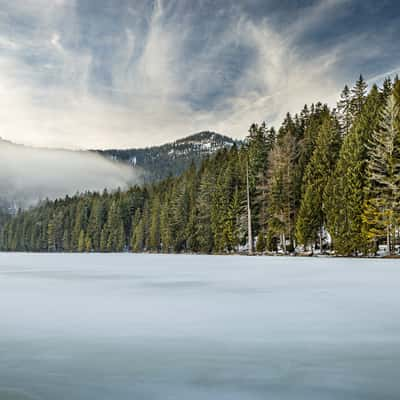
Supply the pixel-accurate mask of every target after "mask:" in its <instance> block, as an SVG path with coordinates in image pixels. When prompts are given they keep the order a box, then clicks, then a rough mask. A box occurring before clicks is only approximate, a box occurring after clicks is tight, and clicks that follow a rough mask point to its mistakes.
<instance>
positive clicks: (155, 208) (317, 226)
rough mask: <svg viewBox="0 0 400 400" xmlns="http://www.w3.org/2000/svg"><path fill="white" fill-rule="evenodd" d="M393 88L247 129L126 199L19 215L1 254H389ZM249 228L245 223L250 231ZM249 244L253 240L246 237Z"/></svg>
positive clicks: (398, 131)
mask: <svg viewBox="0 0 400 400" xmlns="http://www.w3.org/2000/svg"><path fill="white" fill-rule="evenodd" d="M399 107H400V82H399V80H398V79H397V78H396V79H395V81H394V83H392V82H391V81H390V79H386V80H385V82H384V84H383V87H382V88H378V87H377V86H373V87H372V88H371V90H370V91H369V92H368V91H367V85H366V83H365V81H364V80H363V78H362V77H360V78H359V79H358V80H357V82H356V84H355V85H354V87H352V88H351V89H349V88H348V87H347V86H346V87H345V88H344V90H343V92H342V95H341V98H340V100H339V102H338V104H337V108H335V109H333V110H332V109H329V108H328V106H326V105H323V104H321V103H318V104H313V105H311V106H304V108H303V110H301V112H300V113H299V114H296V115H294V116H292V115H290V114H287V116H286V118H285V119H284V121H283V123H282V125H281V127H280V128H279V129H278V130H277V131H276V130H274V129H273V128H270V127H268V126H267V125H266V124H265V123H262V124H260V125H256V124H254V125H252V126H251V127H250V130H249V135H248V137H247V139H246V141H245V144H244V145H243V146H241V147H240V148H238V147H237V146H236V145H233V146H232V147H231V148H230V149H226V148H225V149H222V150H220V151H218V152H217V153H216V154H215V155H212V156H210V157H208V158H207V159H205V160H204V161H203V162H202V163H201V165H200V166H199V167H197V166H196V165H194V164H192V165H191V166H190V167H189V168H188V169H187V170H186V171H185V172H184V173H183V174H182V175H180V176H179V177H174V178H172V177H171V178H168V179H165V180H163V181H161V182H159V183H154V184H148V185H145V186H143V187H139V186H136V187H132V188H131V189H130V190H128V191H126V192H120V191H119V192H115V193H107V192H104V193H101V194H99V193H85V194H81V195H79V196H74V197H67V198H64V199H62V200H57V201H54V202H45V203H42V204H41V205H40V206H39V207H37V208H34V209H32V210H29V211H25V212H21V213H19V214H18V215H17V216H16V217H15V218H13V219H12V220H11V221H10V222H8V223H7V224H6V226H5V228H4V229H3V231H2V233H1V247H2V249H3V250H17V251H123V250H132V251H135V252H141V251H154V252H202V253H229V252H237V251H240V250H241V249H243V248H244V247H243V246H247V248H249V250H250V251H251V250H252V248H253V247H254V249H255V250H256V251H257V252H275V251H278V250H280V251H282V252H292V251H293V250H294V249H295V248H297V250H310V249H316V248H322V249H328V248H329V249H330V250H333V251H334V252H336V253H337V254H342V255H360V254H364V255H365V254H374V253H375V252H376V250H377V246H378V245H379V244H381V243H384V244H386V243H387V244H389V248H390V252H391V253H393V252H395V245H396V243H397V240H398V226H399V222H400V208H399V204H400V202H399V201H400V182H399V180H400V114H399ZM249 222H250V223H249ZM249 239H250V240H249Z"/></svg>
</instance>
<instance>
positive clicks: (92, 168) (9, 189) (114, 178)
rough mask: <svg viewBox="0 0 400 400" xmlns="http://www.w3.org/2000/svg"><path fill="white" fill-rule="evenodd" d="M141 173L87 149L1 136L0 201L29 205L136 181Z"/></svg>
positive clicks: (112, 187) (111, 188)
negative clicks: (44, 145) (42, 145)
mask: <svg viewBox="0 0 400 400" xmlns="http://www.w3.org/2000/svg"><path fill="white" fill-rule="evenodd" d="M139 176H140V172H139V171H138V170H134V169H133V168H132V167H130V166H128V165H124V164H122V163H118V162H114V161H111V160H108V159H106V158H104V157H102V156H100V155H99V154H96V153H93V152H88V151H69V150H54V149H43V148H33V147H28V146H23V145H16V144H13V143H10V142H7V141H4V140H1V139H0V200H1V201H2V202H3V203H8V204H10V203H11V204H15V205H17V206H18V207H23V208H25V207H29V206H33V205H35V204H36V203H37V202H38V201H40V200H44V199H46V198H49V199H55V198H58V197H63V196H65V195H67V194H68V195H73V194H75V193H76V192H83V191H87V190H90V191H101V190H103V189H105V188H107V189H109V190H113V189H117V188H121V189H124V188H126V187H128V186H129V185H132V184H135V183H138V182H139Z"/></svg>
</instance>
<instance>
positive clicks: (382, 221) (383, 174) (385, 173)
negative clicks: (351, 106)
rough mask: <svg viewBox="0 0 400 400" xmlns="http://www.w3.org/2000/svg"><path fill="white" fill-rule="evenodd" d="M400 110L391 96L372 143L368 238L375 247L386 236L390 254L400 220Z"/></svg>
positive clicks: (366, 213)
mask: <svg viewBox="0 0 400 400" xmlns="http://www.w3.org/2000/svg"><path fill="white" fill-rule="evenodd" d="M398 118H399V106H398V104H396V99H395V96H394V95H391V96H390V97H389V98H388V100H387V104H386V107H385V108H384V109H383V111H382V117H381V123H380V126H379V128H378V129H377V130H376V131H374V132H373V134H372V137H371V140H370V141H369V145H368V150H369V160H368V166H367V172H368V186H367V188H368V189H367V191H368V193H367V201H366V202H365V203H364V213H363V222H364V229H365V234H366V235H367V238H368V239H370V240H371V239H372V241H373V242H374V244H375V243H376V242H377V241H378V239H380V238H381V237H382V235H383V236H385V235H386V243H387V249H388V252H389V253H393V251H394V243H395V237H394V236H395V232H396V227H397V225H398V224H399V220H400V209H399V207H400V131H399V130H398V129H397V121H398Z"/></svg>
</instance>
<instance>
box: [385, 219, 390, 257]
mask: <svg viewBox="0 0 400 400" xmlns="http://www.w3.org/2000/svg"><path fill="white" fill-rule="evenodd" d="M386 251H387V253H388V254H390V225H388V226H387V227H386Z"/></svg>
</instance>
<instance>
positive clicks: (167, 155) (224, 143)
mask: <svg viewBox="0 0 400 400" xmlns="http://www.w3.org/2000/svg"><path fill="white" fill-rule="evenodd" d="M241 143H242V142H241V141H239V140H234V139H232V138H230V137H228V136H225V135H222V134H220V133H217V132H212V131H202V132H198V133H194V134H192V135H189V136H186V137H184V138H182V139H178V140H175V141H174V142H170V143H166V144H163V145H160V146H153V147H147V148H138V149H134V148H133V149H126V150H115V149H110V150H102V151H98V152H99V153H100V154H102V155H103V156H105V157H108V158H111V159H112V160H114V161H120V162H123V163H127V164H130V165H131V166H132V167H141V168H143V169H144V170H145V171H146V176H147V180H150V181H155V180H160V179H163V178H166V177H167V176H170V175H179V174H181V173H182V172H183V171H185V170H186V169H187V168H188V167H189V166H190V164H191V163H192V162H194V163H195V164H197V165H198V164H199V163H200V161H201V160H202V159H204V158H205V157H207V156H208V155H211V154H213V153H215V152H216V151H218V150H220V149H223V148H231V147H232V146H233V145H234V144H237V145H240V144H241Z"/></svg>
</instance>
